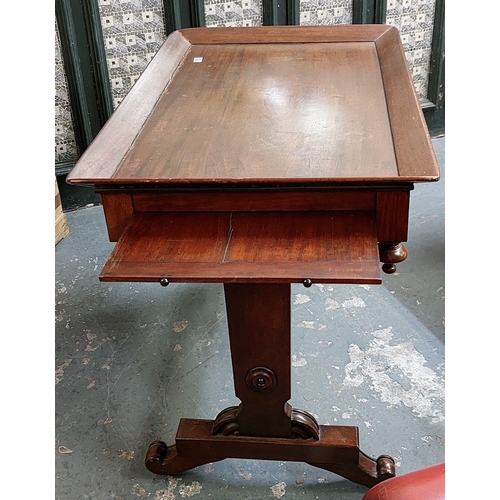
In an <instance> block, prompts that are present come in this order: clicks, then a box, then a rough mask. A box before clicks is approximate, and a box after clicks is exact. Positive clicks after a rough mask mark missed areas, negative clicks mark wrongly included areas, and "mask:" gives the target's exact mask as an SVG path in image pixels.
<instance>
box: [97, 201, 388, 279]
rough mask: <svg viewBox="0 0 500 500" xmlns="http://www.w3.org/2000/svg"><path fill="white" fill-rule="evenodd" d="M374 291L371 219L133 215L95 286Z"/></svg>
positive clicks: (344, 214) (355, 215) (359, 215)
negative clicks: (316, 286)
mask: <svg viewBox="0 0 500 500" xmlns="http://www.w3.org/2000/svg"><path fill="white" fill-rule="evenodd" d="M163 278H166V279H168V280H169V281H171V282H203V283H214V282H218V283H248V282H254V283H266V282H273V283H301V282H303V281H304V280H305V279H310V280H311V281H312V282H313V283H371V284H379V283H381V279H380V263H379V254H378V247H377V229H376V221H375V213H374V212H372V211H352V212H351V211H323V212H208V213H203V212H201V213H200V212H169V213H166V212H162V213H152V212H143V213H135V214H134V215H133V217H132V220H131V221H130V224H129V225H128V227H127V229H126V230H125V231H124V233H123V234H122V236H121V237H120V239H119V241H118V242H117V244H116V247H115V249H114V250H113V252H112V254H111V255H110V257H109V259H108V262H107V263H106V265H105V266H104V268H103V270H102V272H101V275H100V280H101V281H127V282H130V281H142V282H154V281H160V280H161V279H163Z"/></svg>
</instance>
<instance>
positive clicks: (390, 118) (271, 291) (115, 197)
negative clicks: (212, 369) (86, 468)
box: [68, 25, 439, 486]
mask: <svg viewBox="0 0 500 500" xmlns="http://www.w3.org/2000/svg"><path fill="white" fill-rule="evenodd" d="M438 178H439V170H438V166H437V162H436V159H435V156H434V152H433V149H432V144H431V141H430V138H429V134H428V131H427V127H426V124H425V120H424V118H423V115H422V111H421V108H420V106H419V101H418V97H417V95H416V93H415V90H414V87H413V84H412V80H411V77H410V74H409V71H408V68H407V64H406V60H405V56H404V51H403V48H402V45H401V41H400V38H399V34H398V31H397V30H396V29H395V28H392V27H389V26H385V25H345V26H344V25H342V26H327V27H300V26H288V27H255V28H193V29H184V30H180V31H177V32H174V33H172V34H171V35H170V36H169V37H168V38H167V40H166V41H165V43H164V44H163V45H162V47H161V49H160V50H159V52H158V53H157V55H156V56H155V57H154V58H153V60H152V61H151V63H150V64H149V65H148V67H147V68H146V70H145V71H144V73H143V74H142V76H141V77H140V78H139V79H138V81H137V83H136V84H135V85H134V87H133V88H132V89H131V91H130V92H129V94H128V95H127V97H126V98H125V99H124V100H123V102H122V103H121V104H120V105H119V106H118V108H117V109H116V111H115V112H114V114H113V115H112V116H111V118H110V119H109V120H108V122H107V123H106V125H105V126H104V127H103V129H102V130H101V132H100V133H99V134H98V136H97V137H96V139H95V140H94V142H93V143H92V144H91V145H90V147H89V148H88V149H87V150H86V151H85V153H84V154H83V155H82V157H81V158H80V160H79V161H78V163H77V165H76V166H75V167H74V169H73V170H72V172H71V173H70V175H69V176H68V182H69V183H71V184H85V185H91V186H94V188H95V190H96V191H97V192H99V193H100V194H101V198H102V204H103V207H104V213H105V217H106V224H107V228H108V233H109V238H110V241H116V242H117V244H116V246H115V248H114V250H113V252H112V253H111V255H110V257H109V259H108V262H107V263H106V264H105V266H104V268H103V270H102V272H101V275H100V280H102V281H144V282H158V283H160V284H161V285H163V286H167V285H168V284H169V283H171V282H200V283H214V282H216V283H223V284H224V293H225V300H226V309H227V318H228V329H229V338H230V345H231V358H232V366H233V375H234V386H235V393H236V396H237V397H238V398H239V399H240V400H241V404H240V405H239V406H237V407H230V408H227V409H225V410H223V411H222V412H221V413H220V414H219V415H218V416H216V418H215V419H214V420H200V419H181V421H180V424H179V428H178V431H177V436H176V440H175V444H174V445H171V446H167V445H166V444H165V443H164V442H163V441H154V442H153V443H152V444H151V445H150V447H149V450H148V452H147V456H146V467H147V468H148V469H149V470H150V471H152V472H153V473H156V474H179V473H182V472H184V471H186V470H189V469H190V468H192V467H196V466H199V465H201V464H204V463H208V462H214V461H218V460H223V459H225V458H231V457H232V458H251V459H268V460H295V461H303V462H307V463H309V464H312V465H314V466H317V467H320V468H322V469H326V470H329V471H332V472H334V473H336V474H339V475H341V476H343V477H345V478H348V479H350V480H352V481H354V482H357V483H360V484H364V485H366V486H372V485H374V484H376V483H379V482H381V481H383V480H384V479H387V478H389V477H392V476H394V475H395V466H394V461H393V459H392V458H391V457H389V456H386V455H381V456H380V457H378V458H377V459H374V458H371V457H369V456H367V455H366V454H364V453H363V452H362V451H361V450H360V448H359V438H358V428H357V427H354V426H330V425H319V424H318V423H317V421H316V420H315V418H314V417H313V416H312V415H311V414H310V413H308V412H306V411H303V410H300V409H297V408H292V407H291V406H290V404H289V403H288V400H289V399H290V391H291V388H290V364H291V363H290V313H291V307H290V301H291V290H290V288H291V283H303V284H304V286H306V287H309V286H311V285H312V284H314V283H369V284H380V283H381V275H380V262H382V263H383V265H382V269H383V270H384V271H385V272H386V273H392V272H394V271H395V269H396V267H395V264H397V263H398V262H401V261H402V260H404V259H405V257H406V250H405V249H404V247H403V245H402V244H401V242H403V241H406V239H407V231H408V211H409V199H410V191H411V190H412V189H413V185H414V183H415V182H425V181H436V180H438Z"/></svg>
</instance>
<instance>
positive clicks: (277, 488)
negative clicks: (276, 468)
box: [271, 481, 286, 498]
mask: <svg viewBox="0 0 500 500" xmlns="http://www.w3.org/2000/svg"><path fill="white" fill-rule="evenodd" d="M285 488H286V483H284V482H283V481H280V482H279V483H277V484H275V485H274V486H271V493H272V494H273V496H274V497H276V498H281V497H282V496H284V495H285Z"/></svg>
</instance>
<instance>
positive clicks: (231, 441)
mask: <svg viewBox="0 0 500 500" xmlns="http://www.w3.org/2000/svg"><path fill="white" fill-rule="evenodd" d="M213 426H214V421H213V420H201V419H181V422H180V424H179V429H178V431H177V436H176V440H175V441H176V442H175V445H173V446H167V445H166V444H165V443H163V442H162V441H155V442H153V443H152V444H151V445H150V446H149V450H148V452H147V456H146V467H147V468H148V469H149V470H150V471H151V472H154V473H155V474H166V475H176V474H182V473H183V472H186V471H187V470H189V469H191V468H193V467H196V466H199V465H203V464H206V463H212V462H218V461H220V460H224V459H226V458H243V459H251V460H285V461H296V462H307V463H309V464H310V465H313V466H315V467H319V468H321V469H324V470H328V471H330V472H333V473H335V474H338V475H339V476H342V477H345V478H346V479H349V480H350V481H353V482H355V483H358V484H362V485H365V486H368V487H371V486H374V485H375V484H377V483H380V482H381V481H384V480H385V479H388V478H390V477H393V476H394V475H395V467H394V461H393V459H392V458H391V457H388V456H386V455H382V456H380V457H379V458H378V459H376V460H375V459H373V458H370V457H369V456H367V455H365V454H364V453H363V452H362V451H361V450H360V449H359V445H358V428H357V427H353V426H333V425H321V426H319V439H314V438H308V439H303V438H272V437H252V436H238V435H228V436H224V435H213V433H212V430H213Z"/></svg>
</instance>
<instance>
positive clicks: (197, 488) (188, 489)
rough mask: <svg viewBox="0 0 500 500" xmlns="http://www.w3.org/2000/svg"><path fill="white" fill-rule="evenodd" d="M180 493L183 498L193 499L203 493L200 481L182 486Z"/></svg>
mask: <svg viewBox="0 0 500 500" xmlns="http://www.w3.org/2000/svg"><path fill="white" fill-rule="evenodd" d="M179 493H180V495H181V497H182V498H187V497H192V496H193V495H199V494H200V493H201V484H200V483H199V482H198V481H193V482H192V483H191V484H181V485H180V486H179Z"/></svg>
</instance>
